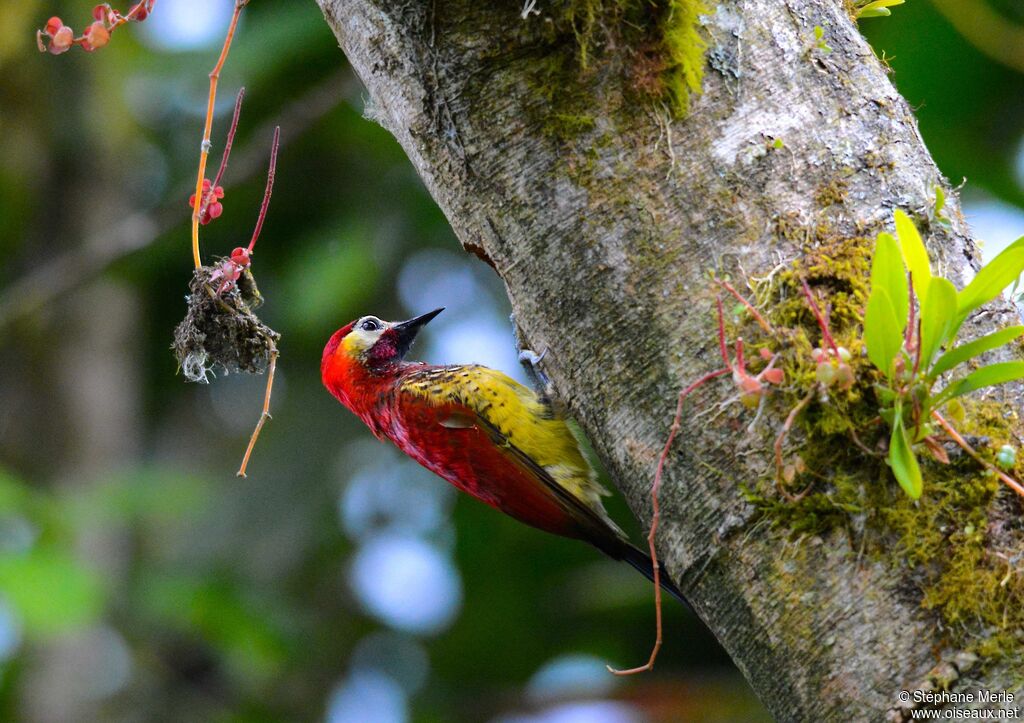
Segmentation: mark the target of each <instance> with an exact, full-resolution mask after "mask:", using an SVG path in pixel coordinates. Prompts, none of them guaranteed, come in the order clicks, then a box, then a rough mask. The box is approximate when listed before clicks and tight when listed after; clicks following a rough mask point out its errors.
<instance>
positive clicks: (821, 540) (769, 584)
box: [319, 0, 1019, 721]
mask: <svg viewBox="0 0 1024 723" xmlns="http://www.w3.org/2000/svg"><path fill="white" fill-rule="evenodd" d="M319 2H320V5H321V7H322V9H323V12H324V15H325V16H326V18H327V21H328V22H329V24H330V25H331V27H332V28H333V30H334V32H335V34H336V36H337V37H338V39H339V41H340V44H341V47H342V49H343V50H344V52H345V54H346V55H347V56H348V59H349V60H350V62H351V63H352V65H353V66H354V67H355V69H356V71H357V72H358V74H359V75H360V77H361V78H362V80H363V82H364V83H365V84H366V86H367V88H368V90H369V96H370V97H369V113H368V114H369V115H371V116H372V117H373V118H374V119H375V120H377V121H379V122H380V123H381V124H382V125H384V126H385V127H386V128H387V129H388V130H389V131H391V132H392V133H393V134H394V135H395V137H396V138H397V139H398V141H399V142H400V143H401V145H402V146H403V148H404V149H405V151H406V152H407V153H408V155H409V158H410V159H411V160H412V162H413V164H414V165H415V167H416V169H417V171H418V172H419V174H420V176H421V177H422V178H423V180H424V181H425V183H426V185H427V187H428V188H429V190H430V192H431V193H432V194H433V196H434V198H435V199H436V200H437V202H438V204H439V205H440V206H441V208H442V209H443V210H444V212H445V214H446V215H447V217H448V219H449V221H450V222H451V224H452V226H453V228H454V229H455V231H456V233H457V234H458V236H459V238H460V239H461V241H462V243H463V245H464V246H465V248H466V249H467V250H469V251H471V252H473V253H475V254H476V255H478V256H480V257H481V258H482V259H484V260H485V261H487V263H489V264H490V265H491V266H493V267H494V268H495V270H496V271H497V272H498V274H500V275H501V277H502V279H503V280H504V282H505V284H506V286H507V289H508V294H509V297H510V299H511V301H512V305H513V308H514V310H515V318H516V323H517V325H518V326H519V327H520V329H521V330H522V331H523V333H524V337H525V340H526V341H527V342H528V344H529V346H530V347H531V348H533V349H535V350H537V351H543V350H547V355H546V356H545V369H546V371H547V372H548V373H549V375H550V376H551V377H552V380H553V381H554V383H555V386H556V388H557V391H558V393H559V395H560V397H561V398H562V399H563V400H565V401H566V402H567V404H568V405H569V408H570V410H571V412H572V414H573V415H574V416H575V418H576V419H577V420H578V421H579V422H580V424H581V425H582V427H583V429H584V430H585V431H586V433H587V434H588V435H589V436H590V439H591V440H593V442H594V444H595V447H596V449H597V451H598V453H599V455H600V456H601V458H602V459H603V461H604V462H605V464H606V466H607V467H608V469H609V471H610V473H611V475H612V477H613V479H614V480H615V481H616V484H617V485H618V486H619V488H620V489H621V490H622V491H623V493H624V494H625V495H626V497H627V499H628V500H629V502H630V505H631V507H632V509H633V510H634V512H635V513H636V514H637V515H638V516H639V517H640V519H642V520H647V521H649V520H650V518H651V506H650V500H649V488H650V484H651V480H652V476H653V469H654V466H655V463H656V460H657V458H658V455H659V453H660V451H661V448H662V446H663V445H664V443H665V439H666V436H667V434H668V430H669V426H670V424H671V420H672V415H673V410H674V408H675V404H676V399H677V394H678V392H679V390H680V389H681V388H682V387H683V386H684V385H685V384H687V383H688V382H690V381H692V380H694V379H697V378H698V377H700V376H701V375H702V374H704V373H706V372H707V371H709V370H711V369H714V368H716V367H717V366H721V362H720V360H719V359H718V344H717V335H716V333H717V332H716V328H717V327H716V323H715V317H714V314H713V311H712V308H713V307H712V305H711V299H712V298H713V297H712V295H710V294H709V293H708V280H707V279H708V272H709V270H716V271H718V272H720V273H722V272H724V273H732V274H733V275H734V277H742V276H744V275H763V274H765V273H767V272H769V271H770V270H771V269H772V268H774V267H776V266H777V265H779V264H780V262H782V261H785V262H786V263H788V262H789V261H791V260H793V259H799V258H800V257H801V256H802V255H803V254H805V253H806V251H807V249H808V248H813V247H814V246H815V244H816V243H819V242H823V238H822V237H823V236H825V235H827V236H829V237H831V238H843V237H849V238H854V237H864V236H873V235H874V233H876V232H877V231H878V230H880V229H882V228H883V227H884V226H885V225H886V224H887V223H889V221H890V219H891V218H892V210H893V208H895V207H897V206H898V207H902V208H904V209H908V210H909V211H911V212H912V213H917V214H926V213H927V211H928V209H929V208H932V207H933V204H934V200H933V198H934V191H933V189H934V187H935V186H936V185H942V186H943V187H944V188H947V196H951V200H950V202H949V205H947V213H948V214H949V215H950V216H951V217H952V224H951V230H942V229H939V228H938V226H937V225H936V228H937V229H938V231H937V233H936V234H933V236H932V238H931V240H930V242H929V243H930V247H931V251H932V254H933V258H938V259H939V260H940V261H941V265H942V268H943V270H944V272H945V274H946V275H947V276H948V277H950V278H953V279H954V280H956V281H958V282H962V281H963V279H964V275H965V273H967V272H968V271H969V269H968V266H969V264H971V263H973V262H974V260H975V258H976V252H975V247H974V244H973V242H972V241H971V240H970V239H969V238H968V236H967V234H966V232H965V228H964V225H963V222H962V218H961V216H960V213H959V208H958V205H957V202H956V199H955V197H952V194H950V193H949V191H948V187H947V185H946V183H945V181H944V180H943V179H942V177H941V175H940V174H939V172H938V170H937V169H936V167H935V164H934V163H933V161H932V159H931V157H930V156H929V154H928V151H927V150H926V149H925V147H924V144H923V142H922V140H921V137H920V135H919V134H918V131H917V127H916V124H915V121H914V118H913V116H912V114H911V112H910V109H909V108H908V106H907V103H906V102H905V101H904V100H903V99H902V98H901V97H900V96H899V94H898V93H897V92H896V91H895V89H894V88H893V86H892V85H891V83H890V82H889V80H888V79H887V77H886V72H885V69H884V68H883V67H882V65H881V63H880V62H879V61H878V60H877V58H876V57H875V55H874V53H873V52H872V50H871V48H870V47H869V46H868V45H867V44H866V42H865V41H864V39H863V38H862V37H861V35H860V34H859V32H858V31H857V29H856V27H855V26H854V24H853V23H852V22H851V20H850V18H849V17H848V15H847V14H846V10H845V8H844V7H843V3H841V2H838V0H726V1H725V2H721V3H720V4H718V5H717V8H713V9H712V12H711V13H710V14H708V15H706V16H703V18H702V22H703V25H704V28H703V31H702V32H703V33H704V34H705V37H706V39H707V41H708V52H707V66H706V71H707V72H706V75H705V78H704V81H703V94H702V95H700V96H698V97H695V98H694V100H693V103H692V107H691V111H690V114H689V116H688V117H687V118H685V119H682V120H678V119H673V118H671V117H670V114H669V111H668V110H666V108H665V106H659V105H657V104H654V103H649V102H640V101H636V100H634V99H633V96H634V94H633V93H632V92H631V91H630V89H629V87H628V84H626V83H624V82H623V63H625V62H628V60H622V58H625V57H627V53H628V50H627V49H625V48H621V47H618V48H617V47H614V44H613V43H607V44H606V46H605V47H604V48H603V51H602V53H601V58H600V59H599V60H597V61H592V62H591V63H590V64H589V65H588V66H587V67H586V68H583V69H579V70H578V72H576V73H575V74H574V76H572V77H568V78H566V77H564V76H558V77H557V78H556V82H557V83H560V84H561V85H553V86H552V85H551V83H552V82H553V81H552V74H551V73H550V72H548V71H549V70H550V68H552V67H559V66H558V64H557V63H558V62H560V61H559V60H558V59H559V58H564V57H565V53H567V52H570V53H572V52H575V51H574V50H573V49H572V48H571V47H570V48H569V49H568V50H567V49H566V46H567V45H568V46H571V45H572V42H573V41H572V37H571V36H569V37H565V36H561V37H555V35H554V34H551V33H547V34H545V32H544V28H545V26H544V23H545V22H546V21H545V16H544V14H543V13H544V12H546V8H545V7H544V6H545V5H551V4H554V3H555V0H541V2H539V3H537V5H538V8H537V9H539V10H540V11H541V13H542V14H541V15H540V16H537V15H529V16H528V17H527V18H526V19H523V18H521V17H520V10H521V8H520V7H519V6H518V4H517V3H515V2H511V1H507V2H504V3H481V2H474V1H473V0H440V1H439V0H429V1H428V0H409V1H408V2H396V1H395V0H319ZM882 22H884V20H883V21H882ZM815 26H820V27H822V28H824V41H825V42H827V44H828V45H829V46H831V48H832V49H833V50H832V52H828V51H827V49H824V48H821V47H819V46H818V45H817V42H816V38H815ZM556 75H557V74H556ZM1001 311H1002V312H1003V314H1002V315H1003V317H1004V318H1005V313H1006V311H1007V309H1006V307H1003V308H1002V309H1001ZM998 316H999V315H998V314H997V315H994V316H990V318H989V320H988V321H987V322H985V323H987V324H990V325H991V324H994V323H995V321H996V319H995V317H998ZM983 326H984V324H982V325H981V327H979V328H982V327H983ZM734 394H735V389H734V388H733V387H731V386H730V385H729V384H728V383H726V382H721V383H719V384H717V385H712V386H709V387H707V388H705V389H704V390H702V391H701V393H699V394H698V395H696V398H694V399H691V400H690V402H689V404H690V405H691V406H690V407H689V409H691V410H694V411H696V410H701V409H706V408H709V407H710V406H712V405H713V404H714V403H715V402H716V401H719V400H721V399H725V398H727V397H729V396H732V395H734ZM715 395H717V398H716V396H715ZM750 416H752V415H750ZM709 419H710V417H708V416H704V417H703V418H697V419H695V418H694V415H693V414H692V413H690V414H687V415H684V420H683V425H682V429H681V432H680V437H679V442H677V444H676V445H675V447H674V449H673V452H672V455H671V457H670V460H669V465H668V469H667V471H666V477H665V481H664V486H663V489H662V494H661V503H662V525H661V527H660V530H659V535H658V547H659V551H660V556H661V559H662V563H663V566H664V568H665V569H666V570H667V571H668V572H669V573H670V574H671V576H672V578H673V579H674V580H676V581H677V582H678V583H680V587H681V588H682V589H683V590H684V591H685V592H686V594H687V595H688V597H689V598H690V600H691V601H692V603H693V605H694V607H695V609H696V610H697V612H698V613H699V615H700V616H701V617H702V618H703V620H704V621H705V622H706V623H707V624H708V626H710V628H711V629H712V630H713V631H714V632H715V634H716V635H717V636H718V638H719V639H720V640H721V642H722V644H723V645H724V646H725V648H726V649H727V650H728V651H729V653H730V654H731V655H732V657H733V659H734V660H735V661H736V663H737V665H738V666H739V667H740V668H741V670H742V671H743V672H744V674H745V675H746V676H747V677H748V679H749V680H750V682H751V684H752V685H753V687H754V689H755V691H756V692H757V694H758V695H759V696H760V698H761V699H762V701H763V702H764V703H765V705H766V706H767V707H768V708H769V709H770V710H771V711H772V712H773V714H774V715H775V716H776V717H777V718H778V719H779V720H844V721H845V720H880V719H883V718H885V717H886V716H889V717H890V718H893V719H896V720H902V719H903V716H904V715H905V714H904V713H903V712H902V711H900V710H897V707H898V706H897V703H898V700H897V695H898V693H899V691H900V690H902V689H907V688H909V689H912V690H913V689H915V688H919V687H921V686H922V685H924V684H925V681H926V680H928V678H929V677H931V678H936V677H938V678H944V679H945V681H946V682H947V683H949V684H951V685H952V686H953V687H954V689H957V690H963V689H967V690H976V689H977V687H978V686H979V685H980V686H981V687H983V688H988V689H993V690H1001V689H1009V688H1011V686H1013V685H1016V684H1018V676H1016V675H1015V674H1012V673H1011V670H1010V666H1009V664H1006V663H994V664H990V665H975V666H972V665H968V664H966V663H967V661H968V660H969V659H970V658H969V656H964V655H960V656H959V657H957V654H958V651H957V650H956V649H955V648H951V647H950V646H949V645H948V644H947V643H946V642H945V638H944V634H943V632H942V631H941V630H940V628H939V625H938V623H937V619H936V616H935V614H934V613H929V612H926V611H923V610H922V609H921V605H920V602H921V601H920V598H919V596H915V595H913V594H909V593H908V592H907V585H906V581H905V580H904V579H903V577H904V576H905V573H900V572H899V570H897V569H894V568H893V567H892V566H890V565H887V564H885V563H884V562H882V561H880V560H878V559H877V558H872V557H871V556H862V555H859V554H858V549H857V548H856V547H853V546H852V545H851V542H850V541H849V539H848V538H847V536H846V535H843V534H840V533H839V532H838V531H835V532H833V533H831V534H828V535H826V536H824V537H821V536H818V537H816V536H807V537H804V538H801V539H796V540H794V539H793V538H792V537H791V536H790V535H789V534H788V533H787V531H786V530H778V529H773V528H772V526H771V525H768V524H763V525H759V524H753V523H752V520H753V519H754V518H753V512H754V510H753V508H752V507H751V505H750V504H749V503H748V502H746V501H745V499H744V497H743V495H742V494H741V491H740V484H748V485H751V486H753V485H754V482H755V481H756V480H758V479H764V478H765V472H766V469H769V470H770V469H771V468H772V461H771V440H772V439H774V435H775V433H776V432H777V431H778V429H779V428H780V426H781V423H782V420H781V419H779V418H771V419H766V420H764V421H763V422H762V424H763V425H765V426H766V427H767V428H768V429H769V431H770V434H768V436H767V439H768V440H769V442H768V445H767V447H766V446H765V444H764V439H765V437H763V436H760V437H758V438H757V439H756V440H755V441H753V442H751V441H750V440H749V439H746V437H749V435H745V434H744V433H743V432H742V428H741V431H740V432H737V431H734V430H730V429H729V428H728V426H727V425H723V424H721V423H714V422H710V421H709ZM747 422H749V417H747V418H744V427H745V425H746V423H747ZM738 452H740V454H738ZM880 484H882V483H881V482H880ZM936 651H939V652H938V654H937V652H936ZM937 663H938V664H939V665H938V668H937ZM972 676H975V677H972ZM1018 701H1019V696H1018Z"/></svg>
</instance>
